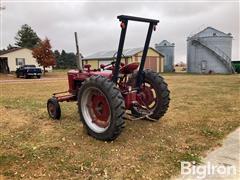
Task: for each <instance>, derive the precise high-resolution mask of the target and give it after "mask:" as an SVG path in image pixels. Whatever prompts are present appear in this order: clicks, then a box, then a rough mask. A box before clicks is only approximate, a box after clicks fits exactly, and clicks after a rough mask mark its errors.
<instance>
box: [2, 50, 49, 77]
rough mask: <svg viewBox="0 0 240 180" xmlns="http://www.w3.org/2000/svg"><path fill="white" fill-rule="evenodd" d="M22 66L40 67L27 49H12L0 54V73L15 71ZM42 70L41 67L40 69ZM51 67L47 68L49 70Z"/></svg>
mask: <svg viewBox="0 0 240 180" xmlns="http://www.w3.org/2000/svg"><path fill="white" fill-rule="evenodd" d="M22 65H36V66H37V67H40V66H39V65H38V63H37V61H36V59H35V58H33V56H32V50H31V49H28V48H13V49H10V50H6V51H2V52H0V73H9V72H12V71H16V69H17V68H18V67H19V66H22ZM41 68H42V67H41ZM51 69H52V67H50V68H47V70H51Z"/></svg>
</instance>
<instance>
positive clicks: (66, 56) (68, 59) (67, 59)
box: [54, 50, 77, 69]
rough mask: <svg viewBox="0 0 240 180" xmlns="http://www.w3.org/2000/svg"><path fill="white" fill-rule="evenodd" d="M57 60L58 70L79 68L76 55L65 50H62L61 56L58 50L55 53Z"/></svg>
mask: <svg viewBox="0 0 240 180" xmlns="http://www.w3.org/2000/svg"><path fill="white" fill-rule="evenodd" d="M54 55H55V58H56V64H57V65H56V68H60V69H65V68H77V63H76V55H75V54H74V53H72V52H70V53H67V52H66V51H65V50H62V52H61V54H60V52H59V51H58V50H55V51H54Z"/></svg>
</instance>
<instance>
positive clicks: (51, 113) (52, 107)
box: [48, 103, 56, 117]
mask: <svg viewBox="0 0 240 180" xmlns="http://www.w3.org/2000/svg"><path fill="white" fill-rule="evenodd" d="M48 110H49V114H50V116H51V117H54V115H55V112H56V107H55V106H54V104H53V103H49V104H48Z"/></svg>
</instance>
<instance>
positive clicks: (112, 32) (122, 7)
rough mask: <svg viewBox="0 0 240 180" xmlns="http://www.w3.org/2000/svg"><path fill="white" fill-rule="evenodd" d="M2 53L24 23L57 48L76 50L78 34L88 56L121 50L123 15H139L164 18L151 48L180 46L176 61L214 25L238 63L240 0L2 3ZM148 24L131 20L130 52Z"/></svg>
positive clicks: (5, 0)
mask: <svg viewBox="0 0 240 180" xmlns="http://www.w3.org/2000/svg"><path fill="white" fill-rule="evenodd" d="M0 1H1V6H4V7H5V10H2V11H0V13H1V15H0V16H1V28H0V29H1V44H0V45H1V47H0V48H1V49H2V48H6V47H7V45H8V44H14V43H15V40H14V37H15V35H16V33H17V31H18V30H19V29H20V27H21V25H23V24H28V25H30V26H31V27H32V28H33V29H34V31H36V32H37V34H38V36H39V37H40V38H41V39H44V38H45V37H48V38H49V39H50V42H51V44H52V48H53V50H55V49H58V50H60V51H61V50H62V49H64V50H66V51H68V52H69V51H71V52H76V50H75V41H74V32H75V31H76V32H77V33H78V38H79V48H80V52H81V53H82V54H83V56H87V55H90V54H92V53H95V52H98V51H105V50H115V49H117V47H118V42H119V37H120V31H121V28H120V22H119V21H118V20H117V16H118V15H121V14H124V15H133V16H140V17H146V18H153V19H158V20H160V22H159V24H158V26H157V29H156V31H155V32H154V33H153V35H152V39H151V43H150V46H151V47H154V46H155V44H156V43H159V42H161V41H162V40H164V39H166V40H168V41H170V42H171V43H175V62H176V63H177V62H180V61H183V62H186V51H187V47H186V39H187V37H188V36H191V35H193V34H195V33H197V32H199V31H200V30H202V29H204V28H206V27H208V26H211V27H214V28H216V29H218V30H220V31H223V32H225V33H232V35H233V46H232V59H233V60H234V59H240V51H239V49H240V47H239V36H240V33H239V16H240V15H239V9H240V6H239V1H206V0H205V1H182V0H179V1H177V0H174V1H157V0H156V1H154V0H152V1H148V2H147V1H144V2H143V1H136V0H131V1H127V0H122V1H120V0H118V1H106V0H105V1H103V0H102V1H99V0H98V1H97V0H91V1H86V0H85V1H77V0H72V1H71V0H69V1H66V0H65V1H61V0H58V1H54V0H52V1H46V0H44V1H41V0H38V1H34V0H31V1H30V0H22V1H20V0H19V1H18V0H0ZM147 28H148V25H147V24H144V23H139V22H130V23H129V25H128V29H127V36H126V41H125V46H124V47H125V48H134V47H143V44H144V41H145V38H146V37H145V36H146V33H147Z"/></svg>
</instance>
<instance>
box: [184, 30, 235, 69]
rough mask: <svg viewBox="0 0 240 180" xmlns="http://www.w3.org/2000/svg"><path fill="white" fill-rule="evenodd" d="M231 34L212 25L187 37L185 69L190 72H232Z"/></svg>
mask: <svg viewBox="0 0 240 180" xmlns="http://www.w3.org/2000/svg"><path fill="white" fill-rule="evenodd" d="M231 52H232V35H231V34H230V33H228V34H226V33H224V32H221V31H219V30H217V29H214V28H212V27H207V28H206V29H204V30H202V31H200V32H199V33H197V34H195V35H193V36H192V37H188V39H187V71H188V72H191V73H233V72H234V69H233V67H232V64H231Z"/></svg>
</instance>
